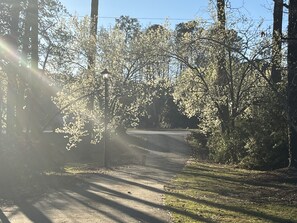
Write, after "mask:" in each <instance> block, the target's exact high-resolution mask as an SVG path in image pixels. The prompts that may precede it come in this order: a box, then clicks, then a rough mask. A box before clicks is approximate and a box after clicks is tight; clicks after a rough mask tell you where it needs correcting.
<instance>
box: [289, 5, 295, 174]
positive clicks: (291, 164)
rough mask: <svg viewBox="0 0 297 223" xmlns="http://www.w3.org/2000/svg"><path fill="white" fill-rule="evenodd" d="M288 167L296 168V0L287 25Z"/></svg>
mask: <svg viewBox="0 0 297 223" xmlns="http://www.w3.org/2000/svg"><path fill="white" fill-rule="evenodd" d="M288 40H289V41H288V60H287V61H288V116H289V124H290V131H289V167H295V168H297V81H296V80H297V0H290V4H289V26H288Z"/></svg>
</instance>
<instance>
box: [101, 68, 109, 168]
mask: <svg viewBox="0 0 297 223" xmlns="http://www.w3.org/2000/svg"><path fill="white" fill-rule="evenodd" d="M101 74H102V77H103V79H104V135H103V149H104V166H105V167H108V155H107V149H106V148H107V124H108V117H107V116H108V78H109V75H110V72H109V71H108V70H107V69H106V68H105V69H104V70H103V71H102V72H101Z"/></svg>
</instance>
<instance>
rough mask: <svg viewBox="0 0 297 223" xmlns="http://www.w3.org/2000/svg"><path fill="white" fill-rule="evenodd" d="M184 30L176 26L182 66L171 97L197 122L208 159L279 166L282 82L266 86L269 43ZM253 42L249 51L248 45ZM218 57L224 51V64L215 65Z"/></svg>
mask: <svg viewBox="0 0 297 223" xmlns="http://www.w3.org/2000/svg"><path fill="white" fill-rule="evenodd" d="M196 25H199V23H198V24H197V23H196ZM186 27H187V26H185V28H183V26H180V27H179V29H180V30H178V31H179V32H178V33H177V34H178V35H177V37H178V38H177V39H178V41H177V54H176V57H177V58H179V60H180V61H182V62H183V64H184V65H185V67H184V68H182V70H181V74H180V76H179V77H178V78H177V81H176V85H175V89H174V94H173V95H174V98H175V101H176V103H177V104H178V105H179V108H180V109H181V110H182V111H183V112H184V114H186V115H187V116H188V117H193V116H199V117H200V120H201V123H199V128H200V130H201V131H202V133H203V134H204V135H206V136H207V138H208V141H207V150H208V151H209V158H210V159H212V160H214V161H216V162H220V163H237V164H238V163H240V164H241V165H242V166H245V167H250V168H275V167H280V166H284V165H285V164H286V163H287V161H286V156H287V153H286V147H287V142H286V136H287V133H286V132H287V131H286V124H287V121H286V117H285V114H286V113H285V110H284V108H285V106H284V104H283V100H285V97H283V95H285V91H284V86H283V85H284V83H285V80H284V82H283V83H282V84H278V86H272V85H271V83H270V81H269V75H270V74H269V73H268V72H267V70H268V68H267V66H268V64H267V63H266V57H267V56H268V55H269V52H268V49H269V41H268V40H267V39H262V40H261V41H260V40H259V39H258V42H256V40H257V38H256V37H253V36H249V37H247V36H246V35H240V33H237V32H236V31H234V30H232V29H230V30H227V31H226V32H225V33H222V32H220V31H218V28H217V27H216V26H214V27H210V28H208V29H206V28H204V29H202V28H200V29H198V28H196V29H193V28H191V29H189V30H188V29H186ZM247 33H249V32H248V30H247V31H246V34H247ZM253 42H254V43H255V45H254V48H252V49H251V48H249V44H250V43H253ZM185 49H191V50H185ZM193 52H195V53H194V54H193ZM220 52H224V60H223V61H224V64H218V63H219V62H221V61H220V59H218V58H219V56H221V54H220ZM247 52H248V54H247ZM201 55H203V57H201ZM218 66H221V68H220V69H218ZM220 70H221V71H222V70H224V72H225V76H226V80H225V81H224V84H221V82H220V84H219V82H218V81H220V80H219V78H218V77H219V76H218V72H219V71H220ZM193 137H194V138H195V136H193ZM198 146H201V145H198Z"/></svg>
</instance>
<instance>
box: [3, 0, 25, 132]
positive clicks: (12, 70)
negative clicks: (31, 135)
mask: <svg viewBox="0 0 297 223" xmlns="http://www.w3.org/2000/svg"><path fill="white" fill-rule="evenodd" d="M20 10H21V5H20V1H12V2H11V19H10V34H9V35H8V36H7V42H8V43H9V46H10V47H11V50H12V52H13V53H12V55H11V56H10V57H9V61H8V66H7V70H6V73H7V76H8V87H7V129H6V131H7V134H8V135H9V136H11V135H12V134H13V133H14V132H15V128H16V97H17V80H16V77H17V73H18V63H19V61H18V57H17V55H18V53H17V52H18V50H17V49H18V40H19V17H20Z"/></svg>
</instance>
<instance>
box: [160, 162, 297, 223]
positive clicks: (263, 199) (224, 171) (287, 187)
mask: <svg viewBox="0 0 297 223" xmlns="http://www.w3.org/2000/svg"><path fill="white" fill-rule="evenodd" d="M166 192H167V193H166V196H165V203H166V205H167V206H168V207H169V210H170V212H171V215H172V219H173V222H187V223H188V222H222V223H224V222H236V223H241V222H244V223H245V222H253V223H254V222H285V223H293V222H297V171H296V170H295V171H289V170H279V171H272V172H261V171H250V170H243V169H238V168H234V167H232V166H225V165H217V164H210V163H207V162H200V161H194V160H192V161H190V162H189V163H188V165H187V166H186V167H185V169H184V170H183V172H182V173H181V174H179V175H178V176H177V177H176V178H175V179H174V180H173V181H172V182H171V184H169V185H168V186H167V187H166Z"/></svg>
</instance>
